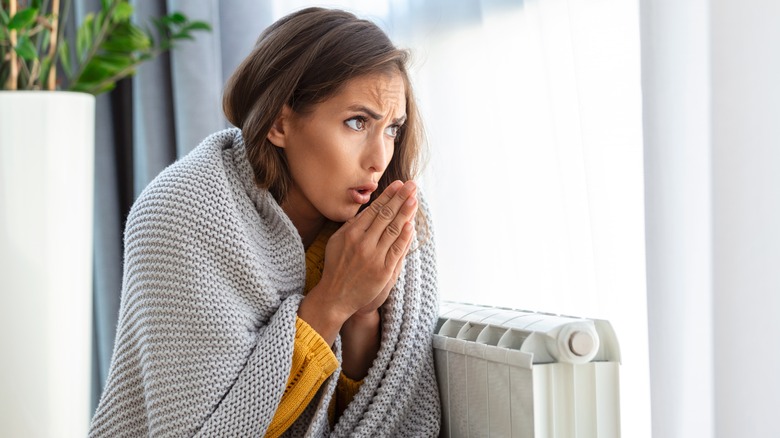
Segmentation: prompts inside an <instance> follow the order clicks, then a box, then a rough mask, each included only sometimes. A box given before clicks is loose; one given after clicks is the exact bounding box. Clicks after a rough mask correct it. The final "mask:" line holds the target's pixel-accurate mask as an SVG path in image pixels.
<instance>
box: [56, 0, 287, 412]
mask: <svg viewBox="0 0 780 438" xmlns="http://www.w3.org/2000/svg"><path fill="white" fill-rule="evenodd" d="M132 3H133V6H134V7H135V20H136V21H137V22H138V23H147V22H148V19H149V18H150V17H157V16H160V15H163V14H167V13H170V12H173V11H179V12H182V13H184V14H185V15H187V16H188V17H189V18H190V19H193V20H194V19H197V20H203V21H206V22H208V23H209V24H211V26H212V28H213V30H212V32H210V33H203V32H201V33H198V34H197V35H196V38H195V40H194V41H184V42H182V43H180V44H179V46H178V47H177V48H176V49H175V50H174V51H173V52H171V53H169V54H166V55H163V56H160V57H159V58H157V59H155V60H153V61H151V62H148V63H146V64H144V65H143V66H142V67H141V68H139V70H138V73H137V75H136V76H135V77H133V78H132V79H128V80H124V81H122V82H121V83H119V84H118V86H117V88H116V89H115V90H113V91H112V92H111V93H109V94H107V95H103V96H100V97H99V98H98V101H97V111H96V126H97V132H96V137H95V215H94V219H95V228H94V237H95V247H94V257H95V265H94V309H93V326H94V331H93V334H94V336H93V384H92V389H93V391H92V393H93V410H94V408H95V407H96V406H97V402H98V400H99V397H100V394H101V393H102V391H103V386H104V385H105V381H106V378H107V376H108V371H109V366H110V363H111V354H112V352H113V346H114V337H115V336H116V325H117V318H118V313H119V301H120V293H121V288H122V255H123V247H122V233H123V229H124V223H125V220H126V218H127V214H128V212H129V210H130V207H131V205H132V203H133V201H134V200H135V198H136V197H137V196H138V194H139V193H140V192H141V190H143V188H144V187H146V185H147V184H148V183H149V182H150V181H151V180H152V179H153V178H154V177H155V176H156V175H157V174H158V173H159V172H160V171H161V170H162V169H164V168H165V167H166V166H168V165H169V164H170V163H172V162H173V161H174V160H176V159H177V158H179V157H182V156H183V155H185V154H186V153H187V152H189V151H190V150H192V149H193V148H194V147H195V146H197V145H198V143H200V141H201V140H202V139H203V138H204V137H206V136H207V135H209V134H210V133H212V132H214V131H217V130H220V129H223V128H225V127H227V126H228V123H227V122H226V121H225V119H224V116H223V114H222V102H221V99H222V87H223V85H224V82H225V80H226V79H227V78H228V76H229V75H230V73H231V72H232V71H233V70H234V69H235V68H236V66H237V65H238V64H239V62H240V61H241V60H242V59H243V58H244V57H245V56H246V55H247V54H248V53H249V51H250V49H251V48H252V46H253V45H254V42H255V40H256V39H257V37H258V36H259V35H260V32H261V31H262V30H263V29H264V28H265V27H267V26H268V25H269V24H270V23H271V22H272V20H273V17H272V15H273V14H272V12H273V11H272V9H271V3H270V2H267V1H262V2H257V1H251V0H231V1H230V2H220V1H218V0H187V1H176V0H169V1H168V2H150V1H134V2H132ZM98 4H99V1H98V0H75V1H74V5H73V6H74V7H73V11H72V12H73V13H72V15H71V17H72V18H73V20H75V21H76V22H80V21H81V18H82V17H84V15H86V13H88V12H90V11H95V10H97V8H98ZM73 20H72V21H73ZM71 25H72V24H71Z"/></svg>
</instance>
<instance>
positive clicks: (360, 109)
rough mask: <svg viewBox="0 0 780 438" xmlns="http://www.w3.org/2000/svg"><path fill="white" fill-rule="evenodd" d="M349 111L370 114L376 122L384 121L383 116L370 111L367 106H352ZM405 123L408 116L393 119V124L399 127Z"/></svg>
mask: <svg viewBox="0 0 780 438" xmlns="http://www.w3.org/2000/svg"><path fill="white" fill-rule="evenodd" d="M347 109H349V110H350V111H358V112H364V113H366V114H368V116H369V117H371V118H372V119H374V120H382V115H381V114H379V113H378V112H376V111H373V110H371V109H369V108H368V107H367V106H365V105H352V106H350V107H349V108H347ZM405 121H406V114H404V115H403V116H401V117H398V118H397V119H393V123H395V124H399V125H400V124H402V123H403V122H405Z"/></svg>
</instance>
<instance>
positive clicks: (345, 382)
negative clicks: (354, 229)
mask: <svg viewBox="0 0 780 438" xmlns="http://www.w3.org/2000/svg"><path fill="white" fill-rule="evenodd" d="M337 229H338V225H337V224H334V223H331V222H329V223H328V224H327V225H326V226H325V227H324V228H323V230H322V231H321V232H320V234H319V235H318V236H317V239H316V240H315V241H314V243H312V244H311V246H309V248H308V249H307V250H306V288H305V293H308V292H309V291H310V290H311V289H312V288H313V287H314V286H316V285H317V283H319V281H320V278H322V269H323V266H324V264H325V245H327V243H328V239H329V238H330V236H331V235H333V233H334V232H335V231H336V230H337ZM336 368H338V360H337V359H336V355H334V354H333V350H331V348H330V346H329V345H328V344H327V343H326V342H325V340H324V339H322V336H320V335H319V333H317V332H316V331H315V330H314V329H312V328H311V326H310V325H309V324H307V323H306V321H304V320H302V319H300V318H298V320H297V321H296V323H295V348H294V350H293V358H292V367H291V369H290V377H289V379H288V380H287V388H285V390H284V394H283V395H282V400H281V402H279V407H278V408H277V409H276V413H275V414H274V418H273V420H271V424H270V426H269V427H268V431H267V432H266V437H278V436H280V435H281V434H282V433H284V431H285V430H287V428H288V427H290V426H291V425H292V424H293V423H294V422H295V420H296V419H297V418H298V416H300V415H301V413H302V412H303V410H304V409H305V408H306V406H307V405H308V404H309V402H310V401H311V400H312V398H314V395H315V394H316V393H317V390H318V389H319V388H320V386H321V385H322V384H323V383H324V382H325V380H327V379H328V377H330V375H331V374H333V372H334V371H335V370H336ZM362 383H363V382H362V381H360V382H356V381H354V380H352V379H350V378H349V377H347V376H345V375H344V374H343V373H342V374H341V375H340V376H339V381H338V385H337V386H336V398H335V405H334V404H331V410H330V411H331V412H330V414H331V417H330V420H331V424H332V423H334V422H335V419H336V416H337V415H340V414H341V413H342V412H343V411H344V409H346V406H347V405H348V404H349V403H350V402H351V401H352V399H353V398H354V397H355V394H357V392H358V390H360V385H361V384H362Z"/></svg>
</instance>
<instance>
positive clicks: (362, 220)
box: [347, 180, 404, 231]
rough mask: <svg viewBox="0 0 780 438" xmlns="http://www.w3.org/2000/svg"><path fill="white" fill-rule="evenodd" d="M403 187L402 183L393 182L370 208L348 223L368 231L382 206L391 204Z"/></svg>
mask: <svg viewBox="0 0 780 438" xmlns="http://www.w3.org/2000/svg"><path fill="white" fill-rule="evenodd" d="M403 186H404V184H403V183H402V182H401V181H398V180H396V181H393V182H392V183H390V185H389V186H387V188H386V189H385V191H384V192H382V194H381V195H379V197H378V198H376V199H375V200H374V202H372V203H371V205H369V206H368V208H366V209H365V210H363V211H361V212H360V214H358V215H357V216H355V217H354V218H353V219H350V220H349V221H347V222H348V223H354V224H355V226H357V227H358V228H359V229H360V230H362V231H366V230H368V229H369V227H370V226H371V224H372V223H373V222H374V218H376V215H377V213H378V212H379V211H381V209H382V206H384V205H386V204H387V203H389V202H390V200H391V199H392V198H393V196H395V194H396V192H398V189H400V188H401V187H403Z"/></svg>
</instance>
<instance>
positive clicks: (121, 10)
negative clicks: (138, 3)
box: [114, 2, 133, 21]
mask: <svg viewBox="0 0 780 438" xmlns="http://www.w3.org/2000/svg"><path fill="white" fill-rule="evenodd" d="M132 15H133V6H132V5H131V4H130V3H127V2H120V3H119V4H118V5H116V9H115V10H114V21H127V20H129V19H130V17H131V16H132Z"/></svg>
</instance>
